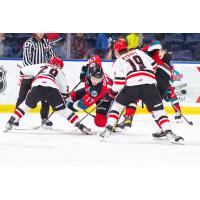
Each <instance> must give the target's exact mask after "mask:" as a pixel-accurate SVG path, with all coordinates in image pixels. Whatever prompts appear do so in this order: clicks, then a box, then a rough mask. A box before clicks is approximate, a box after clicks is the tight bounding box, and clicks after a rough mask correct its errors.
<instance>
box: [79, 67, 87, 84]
mask: <svg viewBox="0 0 200 200" xmlns="http://www.w3.org/2000/svg"><path fill="white" fill-rule="evenodd" d="M87 70H88V65H86V66H82V68H81V73H80V81H81V82H84V80H85V77H86V74H87Z"/></svg>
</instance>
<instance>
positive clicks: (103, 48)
mask: <svg viewBox="0 0 200 200" xmlns="http://www.w3.org/2000/svg"><path fill="white" fill-rule="evenodd" d="M113 41H115V36H114V34H112V33H99V34H98V36H97V41H96V54H97V55H99V56H100V57H101V58H102V59H109V58H108V56H107V54H108V53H109V50H110V47H111V45H112V43H113Z"/></svg>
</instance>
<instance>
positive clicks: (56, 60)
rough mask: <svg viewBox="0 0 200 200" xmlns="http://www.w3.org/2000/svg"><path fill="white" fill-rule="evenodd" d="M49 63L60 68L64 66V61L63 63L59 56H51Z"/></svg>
mask: <svg viewBox="0 0 200 200" xmlns="http://www.w3.org/2000/svg"><path fill="white" fill-rule="evenodd" d="M49 63H50V64H51V65H56V66H57V67H59V68H60V69H62V68H63V66H64V63H63V61H62V59H61V58H59V57H53V58H51V59H50V61H49Z"/></svg>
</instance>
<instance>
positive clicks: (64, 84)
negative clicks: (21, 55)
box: [21, 63, 69, 94]
mask: <svg viewBox="0 0 200 200" xmlns="http://www.w3.org/2000/svg"><path fill="white" fill-rule="evenodd" d="M21 74H22V75H23V76H30V77H34V79H33V82H32V87H34V86H38V85H41V86H43V87H52V88H56V89H58V90H59V91H60V93H62V94H67V93H68V88H69V86H68V81H67V78H66V76H65V74H64V72H63V71H62V70H61V69H60V68H58V67H55V66H53V65H50V64H46V63H45V64H36V65H29V66H25V67H23V68H22V69H21Z"/></svg>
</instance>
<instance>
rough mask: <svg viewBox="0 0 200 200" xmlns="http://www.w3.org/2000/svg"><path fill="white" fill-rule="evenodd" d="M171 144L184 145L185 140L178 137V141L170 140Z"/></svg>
mask: <svg viewBox="0 0 200 200" xmlns="http://www.w3.org/2000/svg"><path fill="white" fill-rule="evenodd" d="M170 142H171V143H172V144H179V145H185V142H184V140H183V139H180V140H179V141H178V142H176V141H170Z"/></svg>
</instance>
